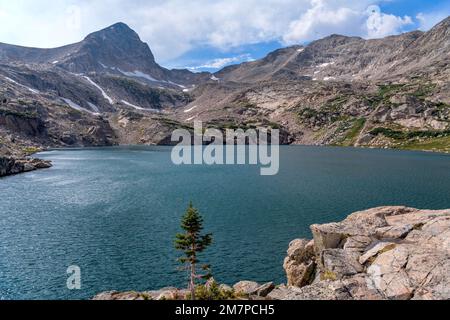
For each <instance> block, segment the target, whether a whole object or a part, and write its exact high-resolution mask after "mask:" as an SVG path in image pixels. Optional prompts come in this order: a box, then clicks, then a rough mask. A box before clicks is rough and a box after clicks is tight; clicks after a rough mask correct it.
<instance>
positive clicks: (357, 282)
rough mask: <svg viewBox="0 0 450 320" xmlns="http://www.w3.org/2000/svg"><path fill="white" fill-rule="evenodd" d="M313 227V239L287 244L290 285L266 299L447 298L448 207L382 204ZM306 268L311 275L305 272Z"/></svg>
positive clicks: (449, 266)
mask: <svg viewBox="0 0 450 320" xmlns="http://www.w3.org/2000/svg"><path fill="white" fill-rule="evenodd" d="M311 230H312V233H313V236H314V240H313V242H312V243H311V242H308V241H307V240H295V241H294V242H292V243H291V245H290V247H289V250H288V256H287V258H286V262H285V269H286V273H287V277H288V285H289V287H280V288H277V289H275V290H274V291H272V292H271V293H270V294H269V298H271V299H281V300H285V299H286V300H309V299H314V300H316V299H317V300H321V299H326V300H349V299H357V300H360V299H364V300H367V299H369V300H372V299H389V300H408V299H415V300H423V299H425V300H435V299H436V300H441V299H450V210H442V211H431V210H417V209H412V208H406V207H381V208H375V209H370V210H367V211H362V212H356V213H354V214H352V215H350V216H349V217H348V218H347V219H345V220H344V221H342V222H339V223H329V224H323V225H313V226H311ZM306 243H308V245H306ZM311 247H313V249H311ZM312 250H314V254H313V255H312V254H311V251H312ZM308 257H309V258H308ZM309 266H315V269H314V270H313V271H312V273H313V276H311V275H308V276H305V274H306V273H307V272H305V270H306V269H308V268H309ZM311 268H312V267H311ZM308 273H311V270H309V271H308ZM305 281H307V282H308V283H305Z"/></svg>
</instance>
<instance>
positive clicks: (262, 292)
mask: <svg viewBox="0 0 450 320" xmlns="http://www.w3.org/2000/svg"><path fill="white" fill-rule="evenodd" d="M273 289H275V284H274V283H273V282H268V283H266V284H263V285H262V286H260V287H258V288H257V289H256V295H257V296H259V297H267V295H268V294H269V293H270V292H272V290H273Z"/></svg>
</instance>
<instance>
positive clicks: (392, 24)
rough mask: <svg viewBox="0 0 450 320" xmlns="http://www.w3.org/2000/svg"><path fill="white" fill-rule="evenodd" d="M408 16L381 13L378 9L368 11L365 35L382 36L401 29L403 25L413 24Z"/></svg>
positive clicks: (371, 36)
mask: <svg viewBox="0 0 450 320" xmlns="http://www.w3.org/2000/svg"><path fill="white" fill-rule="evenodd" d="M413 23H414V22H413V20H412V19H411V17H409V16H405V17H403V18H402V17H398V16H394V15H392V14H385V13H382V12H381V11H380V10H375V9H374V11H372V12H370V13H369V15H368V18H367V21H366V26H367V37H368V38H382V37H385V36H388V35H391V34H394V33H398V32H400V31H402V29H403V27H404V26H407V25H411V24H413Z"/></svg>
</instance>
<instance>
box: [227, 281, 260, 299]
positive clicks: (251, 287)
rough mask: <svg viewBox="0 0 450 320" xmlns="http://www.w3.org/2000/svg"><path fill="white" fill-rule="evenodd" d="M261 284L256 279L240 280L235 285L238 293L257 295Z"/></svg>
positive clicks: (234, 287) (235, 290)
mask: <svg viewBox="0 0 450 320" xmlns="http://www.w3.org/2000/svg"><path fill="white" fill-rule="evenodd" d="M259 287H260V285H259V284H258V283H257V282H254V281H240V282H238V283H236V284H235V285H234V286H233V289H234V292H235V293H236V294H237V295H246V296H249V295H255V294H256V292H257V290H258V288H259Z"/></svg>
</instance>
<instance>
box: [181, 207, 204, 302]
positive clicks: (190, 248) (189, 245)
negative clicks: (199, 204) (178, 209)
mask: <svg viewBox="0 0 450 320" xmlns="http://www.w3.org/2000/svg"><path fill="white" fill-rule="evenodd" d="M181 228H182V229H183V230H184V233H179V234H177V235H176V239H175V248H176V249H177V250H180V251H183V253H184V255H183V256H182V257H180V258H179V259H178V261H179V262H180V263H183V264H184V265H185V269H187V270H189V273H190V277H189V290H190V291H191V299H192V300H195V287H196V280H200V279H208V278H210V277H211V274H210V273H209V266H208V265H203V266H202V270H203V271H205V272H206V273H204V274H199V273H197V265H198V264H199V260H198V254H199V253H201V252H203V251H205V249H206V248H207V247H209V246H210V245H211V243H212V234H204V235H202V234H201V232H202V231H203V218H202V217H201V215H200V213H199V212H198V210H197V209H195V208H194V206H193V205H192V202H191V203H190V204H189V207H188V209H187V210H186V213H185V214H184V216H183V218H182V220H181Z"/></svg>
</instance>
